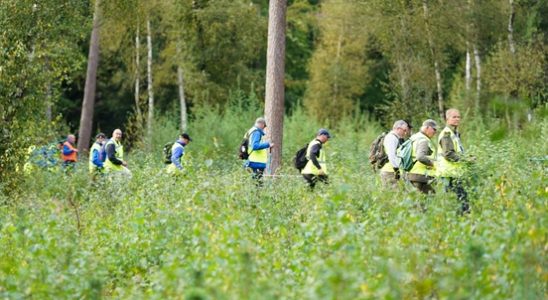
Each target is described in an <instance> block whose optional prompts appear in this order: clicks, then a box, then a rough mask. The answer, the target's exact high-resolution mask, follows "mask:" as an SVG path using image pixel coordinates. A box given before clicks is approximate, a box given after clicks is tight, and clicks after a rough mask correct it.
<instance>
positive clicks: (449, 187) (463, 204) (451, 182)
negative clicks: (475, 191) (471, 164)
mask: <svg viewBox="0 0 548 300" xmlns="http://www.w3.org/2000/svg"><path fill="white" fill-rule="evenodd" d="M443 183H444V187H445V191H446V192H448V191H451V192H453V193H455V194H456V195H457V199H458V200H459V203H460V211H461V213H468V212H470V205H469V203H468V193H467V192H466V190H465V189H464V183H463V181H462V179H459V178H452V177H444V178H443Z"/></svg>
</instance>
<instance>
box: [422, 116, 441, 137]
mask: <svg viewBox="0 0 548 300" xmlns="http://www.w3.org/2000/svg"><path fill="white" fill-rule="evenodd" d="M436 131H438V123H436V121H434V120H432V119H428V120H426V121H424V122H422V126H421V132H422V133H424V135H426V136H427V137H428V138H432V137H433V136H434V135H436Z"/></svg>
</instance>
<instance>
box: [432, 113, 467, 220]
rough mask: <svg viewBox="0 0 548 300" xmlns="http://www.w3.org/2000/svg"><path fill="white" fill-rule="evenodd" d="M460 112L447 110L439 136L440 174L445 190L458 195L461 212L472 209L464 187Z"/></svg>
mask: <svg viewBox="0 0 548 300" xmlns="http://www.w3.org/2000/svg"><path fill="white" fill-rule="evenodd" d="M460 120H461V117H460V112H459V111H458V110H457V109H454V108H451V109H448V110H447V111H446V112H445V123H446V126H445V128H444V129H443V130H442V131H441V132H440V135H439V136H438V161H439V162H438V167H437V172H438V176H440V177H441V179H442V182H443V183H444V186H445V191H452V192H454V193H455V194H456V195H457V199H458V200H459V202H460V204H461V212H462V213H466V212H469V211H470V207H469V204H468V194H467V193H466V190H465V189H464V186H463V182H462V176H463V174H464V165H463V164H464V163H465V162H466V161H467V160H466V158H465V157H464V155H465V153H464V147H463V146H462V142H461V139H460V132H459V131H458V129H457V128H458V126H459V125H460Z"/></svg>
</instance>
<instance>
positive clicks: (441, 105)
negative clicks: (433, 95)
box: [422, 0, 445, 120]
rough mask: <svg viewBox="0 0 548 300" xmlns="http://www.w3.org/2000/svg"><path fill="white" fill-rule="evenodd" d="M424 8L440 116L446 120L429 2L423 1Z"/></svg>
mask: <svg viewBox="0 0 548 300" xmlns="http://www.w3.org/2000/svg"><path fill="white" fill-rule="evenodd" d="M422 8H423V11H424V22H425V25H426V35H427V39H428V46H429V48H430V54H431V55H432V59H433V60H434V73H435V75H436V89H437V94H438V114H439V116H440V118H441V119H442V120H443V119H444V118H445V116H444V110H445V108H444V100H443V85H442V79H441V71H440V64H439V62H438V58H437V55H436V47H435V46H436V45H435V44H434V40H433V38H432V32H431V30H430V15H429V11H428V3H427V0H423V1H422Z"/></svg>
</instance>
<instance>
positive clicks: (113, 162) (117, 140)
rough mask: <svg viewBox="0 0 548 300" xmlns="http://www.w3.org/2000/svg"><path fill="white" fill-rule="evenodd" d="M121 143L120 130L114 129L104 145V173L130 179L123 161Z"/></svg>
mask: <svg viewBox="0 0 548 300" xmlns="http://www.w3.org/2000/svg"><path fill="white" fill-rule="evenodd" d="M121 141H122V130H120V129H115V130H114V132H112V137H111V138H110V140H108V142H107V144H106V154H107V158H106V160H105V164H104V166H105V172H106V173H108V174H120V175H124V176H128V177H131V171H130V170H129V169H128V168H127V162H126V161H125V160H124V146H123V145H122V142H121Z"/></svg>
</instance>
